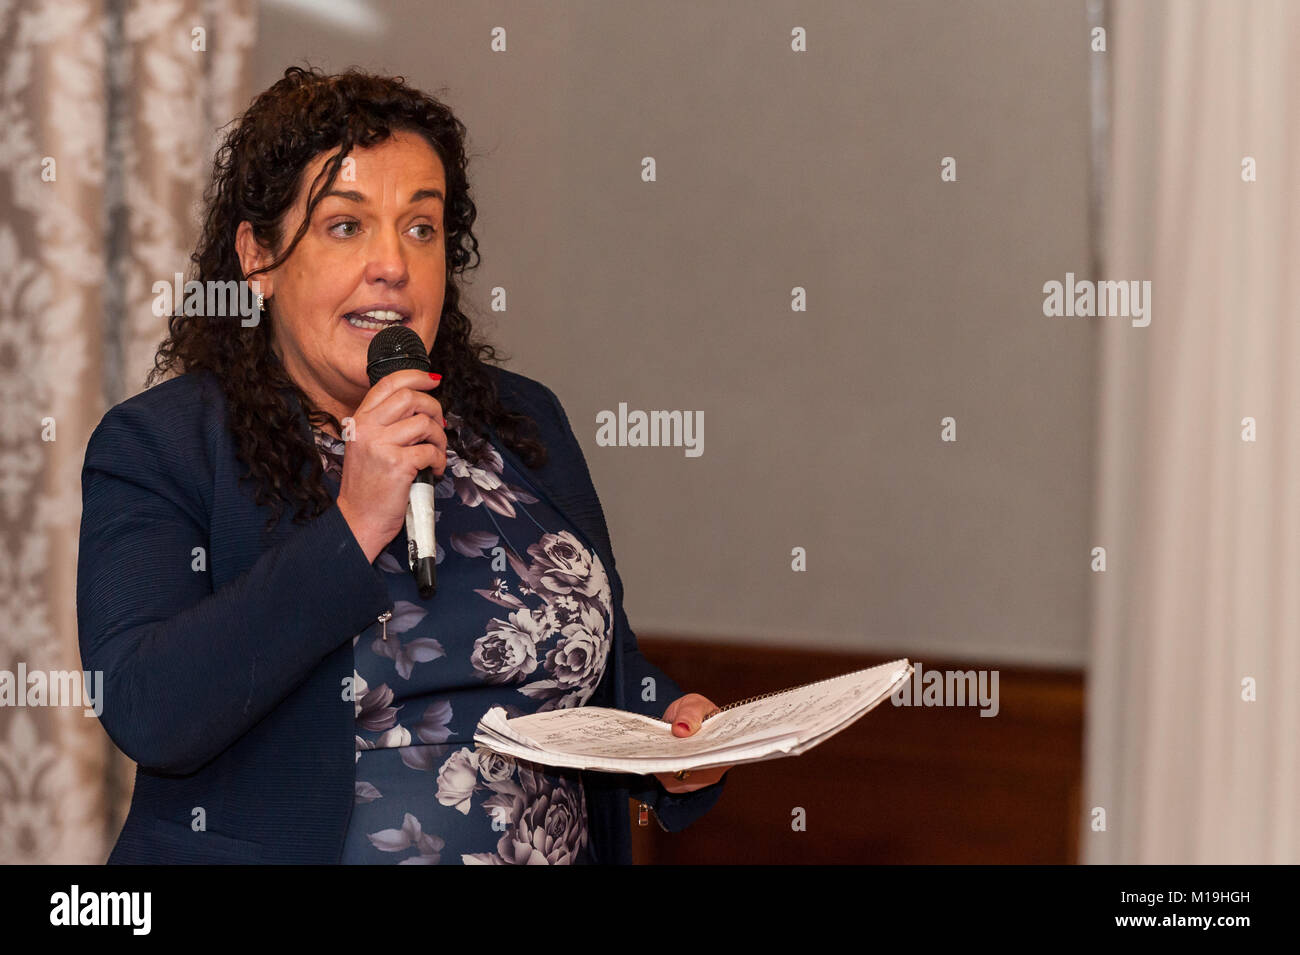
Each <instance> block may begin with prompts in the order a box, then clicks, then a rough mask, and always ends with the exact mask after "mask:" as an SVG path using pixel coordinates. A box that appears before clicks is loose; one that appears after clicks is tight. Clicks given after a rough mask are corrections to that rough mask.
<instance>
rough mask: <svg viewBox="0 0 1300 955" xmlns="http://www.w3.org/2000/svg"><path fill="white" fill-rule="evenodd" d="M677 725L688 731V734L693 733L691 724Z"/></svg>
mask: <svg viewBox="0 0 1300 955" xmlns="http://www.w3.org/2000/svg"><path fill="white" fill-rule="evenodd" d="M677 725H678V726H680V727H681V728H682V729H684V730H686V732H688V733H689V732H690V731H691V724H690V723H678V724H677Z"/></svg>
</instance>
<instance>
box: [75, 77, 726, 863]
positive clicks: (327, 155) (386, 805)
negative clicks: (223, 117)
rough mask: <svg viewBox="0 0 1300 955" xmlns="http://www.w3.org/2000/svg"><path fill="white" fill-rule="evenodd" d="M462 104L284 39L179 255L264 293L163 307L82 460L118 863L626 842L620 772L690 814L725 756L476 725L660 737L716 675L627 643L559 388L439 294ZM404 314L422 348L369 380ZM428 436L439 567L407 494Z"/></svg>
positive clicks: (578, 849)
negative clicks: (658, 728)
mask: <svg viewBox="0 0 1300 955" xmlns="http://www.w3.org/2000/svg"><path fill="white" fill-rule="evenodd" d="M464 136H465V128H464V126H463V124H461V123H460V122H459V120H457V119H456V118H455V116H454V115H453V114H452V113H451V111H450V110H448V109H447V107H446V106H444V105H443V104H441V103H439V102H438V101H437V100H435V99H434V98H432V97H430V96H428V95H427V94H424V93H422V92H420V91H418V90H415V89H412V88H410V87H409V86H407V85H406V84H405V83H404V82H403V81H402V80H401V79H396V78H390V77H382V76H375V75H370V74H365V73H360V72H349V73H344V74H340V75H334V76H327V75H322V74H321V73H319V72H317V71H307V70H302V69H298V68H291V69H289V70H287V71H286V72H285V75H284V78H283V79H281V80H280V81H278V82H277V83H276V84H275V85H274V86H272V87H271V88H270V89H269V90H267V91H266V92H264V93H262V94H261V95H260V96H259V97H257V99H256V100H254V101H253V103H252V105H251V106H250V107H249V109H248V110H247V112H246V113H244V115H243V116H242V117H240V119H239V120H238V122H237V123H236V124H235V126H234V127H233V128H232V129H231V131H230V132H229V134H228V135H227V137H226V139H225V141H224V143H223V145H222V147H221V149H220V151H219V152H218V154H217V159H216V162H215V165H214V175H213V181H212V183H211V184H210V186H209V189H208V192H207V196H206V211H205V218H204V225H203V231H202V235H201V237H200V240H199V245H198V248H197V250H196V251H195V253H194V256H193V262H194V265H195V267H196V275H195V279H196V280H197V281H198V282H199V283H200V284H201V285H203V284H206V283H228V282H230V281H237V282H244V281H248V282H250V283H253V282H255V283H256V287H257V288H258V290H259V292H260V297H259V309H260V314H259V315H258V316H256V318H257V320H256V321H254V322H249V321H246V320H245V321H241V320H240V318H239V317H238V316H235V317H232V316H228V315H227V316H219V315H211V314H208V315H193V314H185V313H184V312H183V311H176V312H174V313H173V314H172V316H171V318H170V321H169V328H168V335H167V338H166V339H165V341H163V343H162V344H161V346H160V347H159V349H158V355H157V358H156V361H155V367H154V369H153V371H152V372H151V373H150V375H149V379H148V381H146V389H147V390H146V391H144V392H142V393H141V394H139V395H136V396H135V397H133V398H131V399H129V400H127V401H124V402H122V403H121V404H119V405H117V406H116V407H114V408H112V409H111V410H110V411H109V412H108V413H107V414H106V415H105V416H104V418H103V420H102V421H101V422H100V424H99V426H98V427H97V428H96V429H95V432H94V434H93V435H92V436H91V439H90V442H89V444H88V446H87V449H86V459H85V467H84V470H83V473H82V493H83V516H82V525H81V543H80V555H79V562H78V569H77V613H78V622H79V637H80V644H81V654H82V664H83V667H84V668H85V669H87V670H100V671H102V672H103V674H104V686H105V690H104V698H105V699H104V707H103V714H102V716H101V720H102V722H103V724H104V727H105V729H106V730H107V732H108V734H109V736H110V737H111V738H112V739H113V741H114V742H115V743H116V744H117V745H118V746H119V747H120V748H121V749H122V751H123V752H125V753H126V754H127V755H128V756H129V757H131V758H132V759H133V760H135V761H136V763H137V764H138V769H137V774H136V781H135V789H134V793H133V797H132V801H131V809H130V813H129V815H128V817H127V820H126V824H125V826H124V827H123V830H122V833H121V835H120V837H119V838H118V841H117V844H116V845H115V847H114V849H113V852H112V854H111V855H110V857H109V862H110V863H157V862H208V863H220V862H233V863H241V862H244V863H246V862H285V863H339V862H342V863H356V864H368V863H403V864H406V863H411V864H433V863H455V864H460V863H467V864H468V863H474V864H515V863H531V864H548V863H549V864H561V863H563V864H568V863H579V862H582V863H591V862H596V863H609V862H628V861H630V858H631V853H630V838H629V828H628V826H629V804H628V799H629V797H631V798H634V799H639V800H640V801H641V803H642V804H643V806H645V807H648V809H649V810H651V811H653V812H654V814H655V815H656V816H657V818H658V820H659V822H660V825H662V826H663V827H664V828H665V829H668V830H678V829H681V828H684V827H685V826H686V825H689V824H690V823H691V822H692V821H693V820H695V819H697V818H698V817H699V816H701V815H702V814H703V813H705V812H707V811H708V809H709V808H710V807H711V806H712V805H713V804H714V802H715V801H716V800H717V798H718V796H719V795H720V792H721V789H722V786H723V784H724V782H723V776H724V775H725V772H726V769H725V768H720V769H713V770H702V771H696V772H692V773H689V774H667V773H665V774H656V775H655V776H653V777H649V776H632V775H617V774H605V773H580V772H576V771H571V770H562V769H556V768H552V767H546V766H541V765H537V764H531V763H526V762H523V761H518V760H512V759H508V758H505V757H503V756H501V755H498V754H495V753H492V752H490V751H487V750H483V749H480V748H478V747H476V746H475V744H474V742H473V735H474V730H475V726H476V725H477V723H478V721H479V718H480V717H482V716H483V715H484V713H486V711H487V710H488V709H489V708H490V707H492V706H501V707H503V708H504V709H505V710H506V713H507V715H509V716H517V715H522V714H525V713H532V712H537V711H541V710H549V709H554V708H557V707H571V706H582V705H585V704H592V705H599V706H608V707H616V708H619V709H627V710H632V711H635V712H639V713H643V714H646V715H651V716H654V717H656V718H662V719H664V720H665V721H667V722H669V723H672V724H673V730H672V731H673V733H674V734H675V735H677V736H689V735H691V734H692V733H694V732H696V731H697V730H698V729H699V727H700V724H701V722H702V721H703V719H704V717H705V716H706V715H708V714H709V713H710V712H711V711H712V710H713V709H714V708H715V707H714V704H713V703H712V702H711V701H710V700H708V699H706V698H705V697H703V696H701V695H699V694H684V693H683V692H682V691H681V690H680V688H679V687H678V686H677V685H676V684H675V683H673V681H672V680H671V679H669V678H668V677H667V676H666V675H665V674H664V673H663V672H661V671H660V670H658V669H657V668H656V667H654V666H653V665H652V664H650V663H649V662H648V661H647V660H645V658H644V657H642V656H641V654H640V653H639V651H638V650H637V644H636V638H635V636H634V634H633V633H632V630H631V628H630V627H629V626H628V622H627V618H626V616H625V614H624V612H623V606H622V604H623V593H622V584H621V582H620V580H619V576H618V573H617V571H616V570H615V568H614V557H613V553H612V551H611V549H610V542H609V535H608V531H607V530H606V526H605V521H604V517H603V514H602V511H601V507H600V502H599V500H598V498H597V496H596V492H595V489H594V488H593V486H592V483H591V477H590V474H589V472H588V470H587V466H586V463H585V461H584V459H583V455H582V451H581V448H580V447H579V444H578V441H577V439H576V438H575V437H574V434H573V431H572V429H571V427H570V426H569V422H568V419H567V417H566V415H565V413H564V410H563V409H562V407H561V406H560V403H559V401H558V400H557V399H556V397H555V395H554V393H552V392H551V391H550V390H549V389H548V388H546V387H545V386H543V385H541V384H539V383H538V382H535V381H532V380H531V379H528V378H525V377H523V376H521V375H518V374H514V373H512V372H509V371H507V370H505V369H504V368H502V367H500V365H499V364H497V362H498V361H499V360H498V358H497V356H496V353H495V352H494V350H493V349H492V347H491V346H490V345H487V344H484V343H481V342H479V341H477V340H476V339H475V338H474V336H473V335H472V329H471V326H470V322H469V320H468V319H467V318H466V316H465V315H464V314H462V312H461V311H460V309H459V298H460V291H459V288H458V285H457V279H458V276H459V275H460V274H462V273H463V272H464V271H465V269H467V268H473V267H474V265H476V264H477V263H471V257H474V256H477V249H478V242H477V240H476V239H475V237H474V234H473V232H472V231H471V228H472V226H473V224H474V220H475V216H476V211H475V207H474V203H473V201H472V200H471V198H470V193H469V184H468V181H467V179H466V156H465V140H464ZM394 325H401V326H404V327H406V328H408V329H410V330H411V331H412V332H414V333H415V334H416V335H418V336H419V339H420V341H421V342H422V343H423V345H424V347H425V349H426V350H427V352H428V355H429V360H430V363H431V368H432V373H428V372H424V371H420V370H414V369H409V368H407V369H404V370H400V371H395V372H392V373H391V374H387V375H385V376H384V377H382V378H380V379H378V381H377V383H375V384H374V385H373V386H372V385H371V382H370V379H369V377H368V375H367V352H368V348H369V345H370V342H371V339H372V338H373V337H374V336H375V335H376V334H377V333H378V332H379V331H380V330H382V329H384V328H387V327H390V326H394ZM169 372H175V373H176V374H175V375H174V377H170V378H167V380H165V381H161V383H156V382H158V381H159V379H160V378H161V377H163V376H165V375H166V374H167V373H169ZM424 468H430V469H432V473H433V474H434V475H435V480H436V482H437V483H436V486H435V496H436V499H437V517H436V520H437V525H436V539H437V563H436V576H437V590H436V593H435V594H434V595H433V596H431V597H429V598H427V599H426V598H423V597H421V595H420V593H419V591H418V589H417V586H416V582H415V579H414V578H413V576H412V574H411V570H410V564H409V563H408V559H407V558H408V549H407V547H408V542H407V536H406V530H405V526H404V521H405V517H406V512H407V506H408V501H409V500H410V493H411V485H412V482H413V481H414V480H415V478H416V476H417V474H418V473H419V472H420V471H421V470H422V469H424ZM679 777H680V778H679Z"/></svg>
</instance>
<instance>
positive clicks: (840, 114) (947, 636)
mask: <svg viewBox="0 0 1300 955" xmlns="http://www.w3.org/2000/svg"><path fill="white" fill-rule="evenodd" d="M443 6H445V8H446V10H447V16H446V17H445V18H440V17H439V16H438V14H437V11H438V9H439V8H440V7H443ZM334 9H335V11H336V12H335V13H334V14H332V16H334V18H335V19H334V21H333V22H331V21H330V20H328V19H322V18H320V15H318V14H316V15H311V16H308V15H307V14H304V13H302V12H299V11H298V10H297V8H296V6H294V7H290V6H287V5H285V4H284V3H283V2H282V0H263V4H262V13H261V20H262V22H261V40H260V47H259V53H258V59H259V68H258V69H259V73H258V77H257V79H258V84H257V86H258V88H262V87H265V86H266V85H268V84H269V83H271V82H272V81H273V80H274V79H275V77H276V76H278V75H279V73H280V72H281V71H282V70H283V68H284V67H285V66H287V65H289V64H290V63H301V62H303V61H304V58H307V59H309V60H310V62H312V63H314V64H317V65H320V66H323V67H326V68H328V69H336V68H343V67H345V66H348V65H351V64H354V63H355V64H359V65H363V66H367V67H371V68H376V69H384V70H391V71H394V72H401V73H404V74H405V75H407V76H408V78H409V79H411V81H412V82H414V83H415V84H417V85H419V86H422V87H424V88H426V89H429V90H430V91H432V92H438V91H440V90H441V91H443V92H442V95H443V96H444V97H445V98H446V99H447V100H448V101H449V102H450V103H451V105H452V106H453V107H454V108H455V109H456V110H457V113H458V115H459V116H460V117H461V119H462V120H463V121H464V122H465V123H466V124H467V125H468V127H469V129H470V134H471V137H472V139H471V148H472V150H473V154H474V156H475V161H474V164H473V165H472V167H471V173H472V175H473V180H472V181H473V184H474V187H475V189H476V201H477V203H478V206H479V209H480V213H481V216H480V220H479V228H478V229H477V234H478V237H479V240H480V243H481V252H482V254H483V259H484V263H483V265H482V267H481V268H480V269H479V270H478V273H477V277H476V278H475V280H474V285H473V286H472V287H471V288H470V289H469V294H468V298H469V304H470V309H471V311H470V314H471V316H474V317H482V319H483V320H484V321H485V322H486V327H487V328H488V329H490V331H491V334H492V337H493V339H494V341H496V342H497V343H499V344H500V345H501V346H503V348H504V350H505V351H506V352H507V353H508V354H510V355H511V356H512V361H511V362H510V363H509V365H510V367H512V368H514V369H515V370H517V371H520V372H522V373H524V374H527V375H530V376H532V377H534V378H537V379H539V380H541V381H543V382H545V383H546V384H547V385H549V386H550V387H551V388H553V389H554V390H555V392H556V393H557V394H558V395H559V396H560V398H561V400H562V401H563V402H564V404H565V407H566V409H567V410H568V413H569V417H570V419H571V421H572V422H573V425H574V429H575V431H576V432H577V433H578V436H579V439H580V440H581V441H582V443H583V447H584V448H585V450H586V452H587V457H588V461H589V462H590V465H591V470H592V473H593V477H594V479H595V483H596V487H597V489H598V490H599V492H600V494H601V496H602V499H603V501H604V504H605V510H606V514H607V517H608V520H609V525H610V532H611V536H612V538H613V541H614V547H615V553H616V554H617V556H618V559H619V565H618V566H619V571H620V573H621V574H622V576H623V578H624V581H625V584H626V588H627V596H626V609H627V612H628V616H629V618H630V620H631V622H632V626H633V628H634V629H636V630H638V631H640V632H644V633H670V634H682V635H684V636H692V635H700V636H717V637H726V638H734V639H737V640H749V641H755V642H765V643H767V642H770V643H798V644H806V645H817V646H824V647H843V648H845V649H854V650H871V649H881V650H897V651H900V652H903V653H907V654H909V655H911V656H913V657H922V658H923V657H924V656H926V655H931V654H933V655H942V656H946V657H979V658H990V657H991V658H994V659H1003V660H1006V661H1007V662H1021V663H1065V664H1080V665H1081V664H1082V663H1083V661H1084V658H1085V650H1086V635H1087V630H1088V586H1089V583H1090V580H1089V578H1090V572H1089V568H1088V558H1089V548H1090V547H1092V546H1093V544H1094V543H1096V542H1094V541H1093V540H1092V537H1091V535H1090V517H1089V510H1090V502H1091V483H1092V477H1091V475H1092V471H1093V454H1094V438H1093V428H1094V410H1093V409H1094V390H1095V362H1096V341H1095V339H1096V334H1097V331H1098V326H1097V324H1096V321H1097V320H1092V321H1088V320H1070V319H1053V318H1046V317H1044V316H1043V314H1042V301H1043V293H1042V286H1043V283H1044V282H1046V281H1049V280H1051V279H1058V280H1063V279H1064V275H1065V273H1066V272H1067V271H1073V272H1075V273H1076V274H1083V273H1086V272H1087V270H1088V261H1087V251H1088V241H1087V240H1088V235H1087V222H1086V196H1087V155H1088V149H1087V146H1088V140H1087V137H1088V100H1087V89H1088V66H1089V63H1088V55H1089V54H1088V50H1087V24H1086V21H1085V15H1084V3H1083V0H1072V2H1062V3H1043V2H1039V0H1017V2H997V3H946V2H942V3H941V2H897V3H879V2H870V3H866V2H860V3H818V4H815V5H787V4H776V3H745V4H733V3H728V4H720V3H656V4H609V3H595V2H592V3H574V2H569V3H548V4H546V5H545V6H544V7H542V6H541V5H531V4H493V3H475V4H473V5H466V4H454V5H453V4H446V5H441V4H427V3H419V2H414V0H411V2H401V3H391V4H373V5H360V4H358V5H352V6H340V7H336V8H334ZM349 10H364V11H369V12H367V13H366V14H365V15H364V16H361V17H359V18H358V19H357V20H356V21H355V22H352V21H350V20H349V19H348V15H347V11H349ZM375 11H378V13H379V16H378V17H376V16H375V15H374V13H375ZM498 26H501V27H504V28H505V29H506V31H507V34H506V36H507V44H508V50H507V52H505V53H493V52H491V50H490V49H489V42H490V31H491V30H492V28H494V27H498ZM795 26H802V27H804V28H806V30H807V35H808V52H806V53H794V52H792V51H791V50H790V30H791V28H792V27H795ZM643 156H653V157H655V160H656V162H657V175H658V181H656V182H653V183H644V182H642V181H641V179H640V169H641V166H640V161H641V158H642V157H643ZM944 156H953V157H955V158H956V159H957V174H958V181H957V182H955V183H944V182H941V181H940V178H939V163H940V160H941V158H942V157H944ZM497 286H500V287H503V288H505V289H506V290H507V295H508V311H506V312H504V313H498V314H493V313H492V312H490V310H489V301H490V299H489V294H490V290H491V289H492V288H494V287H497ZM794 286H803V287H804V288H806V289H807V296H808V311H807V312H801V313H795V312H792V311H791V309H790V291H791V288H792V287H794ZM619 402H626V403H627V405H628V407H629V408H634V409H635V408H639V409H647V410H649V409H683V410H699V411H703V413H704V453H703V455H702V456H700V457H694V458H690V457H686V456H685V454H684V453H683V451H682V450H681V449H674V448H601V447H598V446H597V445H596V441H595V432H596V425H595V415H596V413H597V412H598V411H599V410H601V409H611V410H616V409H617V407H618V404H619ZM948 415H951V416H953V417H955V418H956V419H957V438H958V440H957V442H956V443H955V444H948V443H943V442H941V441H940V440H939V431H940V419H941V418H943V417H945V416H948ZM794 546H802V547H805V548H807V552H808V570H807V572H806V573H794V572H792V571H791V569H790V559H791V558H790V550H791V548H792V547H794Z"/></svg>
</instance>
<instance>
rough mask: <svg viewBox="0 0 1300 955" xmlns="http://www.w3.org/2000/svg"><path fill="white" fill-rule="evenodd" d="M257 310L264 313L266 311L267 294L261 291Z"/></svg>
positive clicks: (258, 295)
mask: <svg viewBox="0 0 1300 955" xmlns="http://www.w3.org/2000/svg"><path fill="white" fill-rule="evenodd" d="M257 310H258V311H259V312H263V313H264V312H266V296H265V295H263V294H262V293H261V292H258V293H257Z"/></svg>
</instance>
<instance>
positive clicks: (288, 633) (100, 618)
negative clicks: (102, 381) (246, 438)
mask: <svg viewBox="0 0 1300 955" xmlns="http://www.w3.org/2000/svg"><path fill="white" fill-rule="evenodd" d="M182 415H183V412H182V411H181V410H177V409H174V408H162V407H155V409H153V410H151V409H150V407H149V406H148V405H143V404H142V405H136V406H132V405H131V403H129V402H128V403H124V404H122V405H118V406H117V407H115V408H113V409H111V410H110V411H109V412H108V414H106V415H105V416H104V419H103V420H102V421H101V422H100V424H99V426H98V427H97V428H96V429H95V431H94V433H93V434H92V435H91V438H90V441H89V443H88V444H87V447H86V457H85V464H84V468H83V470H82V519H81V536H80V551H79V554H78V559H77V622H78V639H79V643H80V648H81V658H82V665H83V667H84V668H85V669H87V670H92V671H94V670H99V671H102V673H103V678H104V700H103V710H102V713H101V715H100V720H101V722H102V724H103V726H104V729H105V730H106V731H107V733H108V735H109V737H110V738H111V739H112V740H113V742H114V743H116V744H117V746H118V747H119V748H120V749H121V750H122V751H123V752H124V753H126V755H127V756H129V757H130V758H131V759H133V760H135V761H136V762H137V763H138V764H140V765H141V766H142V767H145V768H147V769H150V770H153V771H156V772H160V773H165V774H178V775H179V774H188V773H191V772H194V771H196V770H197V769H199V768H200V767H202V766H203V765H204V764H205V763H207V762H209V761H210V760H212V759H213V758H214V757H216V756H217V755H219V754H220V753H221V752H222V751H223V750H225V749H226V748H227V747H229V746H230V745H231V744H232V743H233V742H235V741H236V740H237V739H239V737H240V736H242V735H243V734H244V733H245V732H247V731H248V730H249V729H250V728H252V727H253V726H254V725H255V724H256V723H257V722H258V721H259V720H261V719H262V718H263V717H264V716H266V715H267V714H268V713H269V712H270V711H271V710H272V709H273V708H274V707H275V706H276V704H277V703H279V702H280V701H281V700H282V699H284V698H285V697H286V696H287V695H288V694H289V693H291V692H292V691H293V690H294V689H295V688H296V687H298V686H299V685H300V684H301V683H302V682H303V681H304V680H306V678H307V677H308V675H309V674H310V673H311V671H312V670H313V669H314V668H315V667H316V666H317V665H318V664H319V663H320V661H321V660H322V659H323V658H324V657H325V656H326V655H328V654H329V653H330V652H331V651H332V650H334V649H335V648H336V647H338V646H339V645H340V644H342V643H343V642H344V641H347V640H350V639H351V638H352V637H353V636H354V635H355V634H357V633H359V632H361V631H362V630H363V629H365V628H366V627H367V626H369V625H370V624H371V623H372V622H374V621H375V620H376V618H377V617H378V616H379V615H380V614H381V613H382V612H383V611H384V610H387V609H389V607H390V605H391V600H390V598H389V595H388V592H387V588H386V587H385V585H384V582H383V579H382V574H381V573H380V572H379V571H377V570H376V569H375V568H374V567H373V566H372V565H371V564H370V563H369V562H368V561H367V560H366V556H365V554H364V552H363V551H362V550H361V547H360V545H359V544H358V543H357V541H356V538H355V537H354V536H353V534H352V531H351V529H350V528H349V526H348V524H347V522H346V521H345V520H344V519H343V516H342V514H341V513H340V511H339V509H338V508H337V507H331V508H330V509H329V510H328V511H326V512H325V513H323V514H322V515H320V516H319V517H318V518H316V519H315V520H313V521H311V522H310V523H308V524H306V525H292V526H293V528H294V529H293V530H292V531H291V532H290V536H289V537H287V538H286V539H284V540H282V541H281V542H279V543H278V544H276V545H275V546H273V547H271V548H269V549H267V550H266V551H265V552H264V553H263V554H262V555H261V557H260V558H259V559H258V560H257V562H256V563H255V564H254V565H253V566H252V568H251V569H249V570H248V571H246V572H245V573H243V574H242V575H240V576H239V577H237V578H235V579H234V580H232V581H230V582H229V583H227V584H226V585H224V586H223V587H221V589H220V590H219V591H217V592H215V593H214V592H213V589H212V584H211V575H210V573H208V572H206V571H205V570H203V569H199V570H194V569H192V566H193V564H194V560H195V555H194V549H195V548H196V547H202V548H204V549H205V550H206V551H207V554H208V559H209V560H211V559H212V554H211V551H210V541H209V527H210V515H208V514H207V513H206V505H205V504H204V501H203V495H202V494H201V493H200V492H199V488H200V487H201V486H202V485H201V484H200V482H206V483H207V485H208V486H209V487H210V486H211V482H212V474H211V473H208V470H209V469H208V468H206V467H205V466H204V465H202V464H201V463H198V462H202V461H204V460H205V451H206V449H205V448H204V447H203V446H202V445H203V442H202V440H201V439H199V438H197V437H196V436H195V435H196V432H198V431H200V430H201V429H199V428H196V427H194V426H193V425H192V424H190V425H188V426H186V425H183V424H181V422H182V421H183V418H182ZM342 692H343V688H342V687H340V694H341V693H342ZM340 699H342V696H340Z"/></svg>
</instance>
